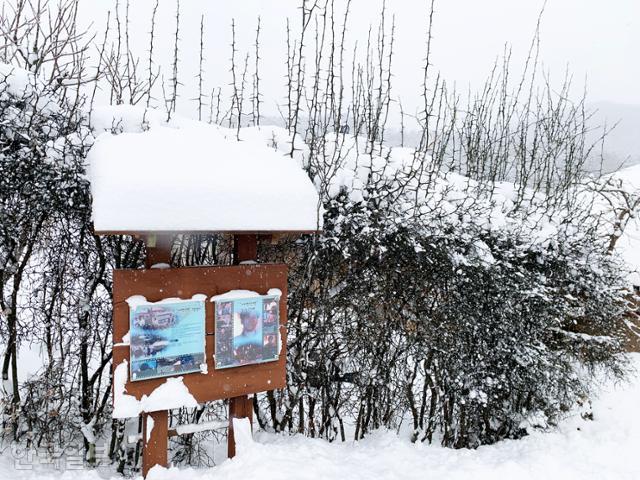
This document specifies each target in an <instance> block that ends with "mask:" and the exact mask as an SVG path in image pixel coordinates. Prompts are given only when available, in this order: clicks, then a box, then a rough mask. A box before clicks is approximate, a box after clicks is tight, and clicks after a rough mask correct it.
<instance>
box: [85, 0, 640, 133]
mask: <svg viewBox="0 0 640 480" xmlns="http://www.w3.org/2000/svg"><path fill="white" fill-rule="evenodd" d="M335 2H336V10H339V11H341V10H343V8H344V5H345V4H346V2H345V1H344V0H335ZM121 3H125V0H121ZM154 3H155V1H154V0H133V1H131V14H130V21H131V27H132V28H131V32H132V33H131V36H132V39H131V43H132V45H133V48H134V50H136V51H137V53H138V54H139V55H140V56H142V57H145V56H146V53H145V52H146V50H147V48H148V32H149V30H150V21H151V11H152V7H153V5H154ZM543 3H544V2H543V1H542V0H436V1H435V15H434V27H433V36H434V39H433V45H432V61H433V64H434V68H435V69H436V70H438V71H440V72H441V74H442V75H443V78H445V79H446V80H447V82H448V83H449V84H452V83H455V85H456V88H457V90H459V91H463V92H464V91H466V90H467V89H468V88H471V89H472V90H474V89H477V88H478V87H479V86H480V85H481V83H482V82H483V80H484V79H485V78H486V77H487V75H488V73H489V72H490V70H491V67H492V65H493V63H494V61H495V60H496V58H498V57H499V56H501V54H502V52H503V50H504V47H505V45H510V46H511V47H512V49H513V53H512V59H513V72H514V73H519V72H520V71H521V67H522V65H523V63H524V60H525V58H526V56H527V51H528V49H529V45H530V43H531V39H532V37H533V34H534V31H535V26H536V22H537V18H538V14H539V12H540V10H541V9H542V6H543ZM428 4H429V1H428V0H387V8H388V12H389V14H388V21H389V22H390V20H391V15H395V22H396V45H395V52H396V54H395V57H394V68H393V71H394V76H395V77H394V80H393V97H394V98H401V100H402V102H403V104H404V106H405V110H408V111H411V110H412V109H413V110H415V111H417V110H418V109H419V95H420V91H421V90H420V84H421V80H422V75H421V68H422V65H423V63H424V62H423V59H424V52H425V32H426V29H427V21H428ZM114 5H115V0H92V1H86V2H85V1H83V2H81V6H82V8H83V9H84V10H83V11H82V12H81V17H82V19H83V20H84V21H86V22H88V21H93V22H95V24H94V28H96V29H97V30H98V31H100V30H102V29H103V27H104V23H105V19H106V11H107V10H109V9H113V6H114ZM299 5H300V1H299V0H234V1H215V2H214V1H205V0H182V2H181V24H182V31H181V35H180V36H181V43H180V49H181V53H180V80H181V82H182V83H183V84H184V86H183V87H182V91H181V93H182V100H181V101H182V102H183V107H182V108H183V109H186V107H188V108H189V109H192V108H193V106H192V105H193V103H192V102H191V103H188V102H187V100H188V99H189V98H192V97H193V96H194V92H195V78H194V77H195V75H196V73H197V65H198V42H199V24H200V17H201V15H202V14H204V15H205V30H206V38H205V45H206V52H205V57H206V63H205V70H206V83H207V85H206V88H207V89H208V90H210V89H211V88H213V87H217V86H225V85H228V84H229V82H230V74H229V71H228V70H229V56H230V47H229V43H230V40H231V28H230V25H231V21H232V19H235V22H236V25H237V28H236V35H237V43H238V49H239V55H240V57H241V58H243V57H244V52H246V51H248V50H251V49H252V48H253V46H252V44H253V42H254V36H255V31H254V30H255V24H256V20H257V17H258V15H260V16H261V21H262V33H261V56H262V65H261V68H262V72H261V77H262V88H261V90H262V94H263V95H264V100H265V103H264V106H263V112H266V113H268V114H269V113H270V114H275V113H276V111H277V105H278V104H280V105H282V104H283V101H284V96H285V94H286V90H285V88H284V76H285V74H286V67H285V61H286V44H285V39H286V36H285V25H286V18H287V17H289V18H290V19H291V21H292V24H293V25H294V26H297V25H298V23H299V15H300V13H299ZM351 5H352V7H351V13H350V18H349V27H348V39H347V43H348V45H350V46H352V45H354V43H355V42H356V41H357V42H358V43H359V44H360V45H363V44H364V43H366V38H367V32H368V30H369V26H370V25H373V26H374V31H375V26H376V25H377V24H378V21H379V12H380V9H381V5H382V0H352V2H351ZM174 12H175V2H173V1H170V0H161V1H160V8H159V12H158V21H157V27H156V29H157V31H158V34H159V37H158V39H157V41H156V46H155V51H156V53H157V54H158V58H157V60H158V62H159V63H164V64H165V65H167V66H168V65H169V64H170V60H171V55H172V50H173V45H172V35H173V28H174V26H173V22H174V19H173V17H174ZM339 23H342V20H341V19H340V20H339ZM294 28H295V27H294ZM98 38H100V33H99V34H98ZM349 48H351V47H349ZM639 51H640V1H638V0H609V1H603V0H548V1H547V2H546V8H545V11H544V14H543V18H542V26H541V49H540V59H541V62H542V64H543V66H544V68H545V69H547V70H549V71H550V72H551V78H552V84H555V85H558V86H559V84H560V83H561V81H562V77H563V75H564V72H565V69H567V68H568V69H569V71H570V73H571V74H572V75H573V83H574V90H573V94H574V95H575V97H576V98H578V97H579V96H580V95H581V93H582V90H583V87H584V84H585V81H586V83H587V91H588V101H589V102H591V103H597V102H614V103H618V104H626V105H627V106H629V105H632V106H637V107H639V108H638V109H636V110H637V111H640V88H638V79H640V61H638V58H640V54H639ZM168 72H170V69H166V70H165V73H166V74H168ZM607 108H608V107H607ZM616 108H617V107H616ZM625 108H626V107H625ZM616 112H617V110H615V109H614V113H613V115H617V113H616ZM183 113H185V112H183ZM190 113H191V112H190ZM615 120H617V118H616V119H615ZM634 128H636V126H634ZM633 137H634V138H635V135H633ZM634 141H635V140H634Z"/></svg>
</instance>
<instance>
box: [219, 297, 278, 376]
mask: <svg viewBox="0 0 640 480" xmlns="http://www.w3.org/2000/svg"><path fill="white" fill-rule="evenodd" d="M279 301H280V297H279V296H274V295H260V296H254V297H249V298H236V299H230V300H226V299H221V300H216V302H215V320H216V342H215V368H217V369H221V368H229V367H239V366H241V365H252V364H256V363H265V362H273V361H276V360H278V358H279V354H280V348H279V343H280V335H279V330H278V329H279V325H280V310H279Z"/></svg>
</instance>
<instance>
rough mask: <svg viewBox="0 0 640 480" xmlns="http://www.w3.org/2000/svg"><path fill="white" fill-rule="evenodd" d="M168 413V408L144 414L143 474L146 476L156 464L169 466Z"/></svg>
mask: <svg viewBox="0 0 640 480" xmlns="http://www.w3.org/2000/svg"><path fill="white" fill-rule="evenodd" d="M168 414H169V412H168V411H167V410H161V411H159V412H151V413H143V414H142V445H143V448H142V475H143V476H144V477H146V476H147V473H149V470H151V468H153V467H154V466H155V465H162V466H163V467H166V466H168V463H167V447H168V443H169V442H168V438H169V437H168V434H169V432H168V428H169V415H168Z"/></svg>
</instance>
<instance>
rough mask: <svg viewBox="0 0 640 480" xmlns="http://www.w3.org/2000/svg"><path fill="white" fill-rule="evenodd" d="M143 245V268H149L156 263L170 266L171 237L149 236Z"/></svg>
mask: <svg viewBox="0 0 640 480" xmlns="http://www.w3.org/2000/svg"><path fill="white" fill-rule="evenodd" d="M144 243H145V245H146V247H147V258H146V259H145V266H146V267H147V268H151V267H152V266H153V265H155V264H157V263H166V264H168V265H169V264H171V245H173V237H172V236H171V235H149V236H147V237H146V238H145V240H144Z"/></svg>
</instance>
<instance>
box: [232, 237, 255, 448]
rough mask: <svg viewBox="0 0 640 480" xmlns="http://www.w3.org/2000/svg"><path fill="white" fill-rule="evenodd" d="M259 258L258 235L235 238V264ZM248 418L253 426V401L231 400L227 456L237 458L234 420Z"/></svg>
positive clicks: (245, 397) (243, 399) (237, 398)
mask: <svg viewBox="0 0 640 480" xmlns="http://www.w3.org/2000/svg"><path fill="white" fill-rule="evenodd" d="M257 258H258V237H257V235H234V236H233V263H234V264H235V265H239V264H240V262H245V261H249V260H256V259H257ZM234 418H248V419H249V423H250V424H252V426H253V401H252V400H251V399H250V398H249V397H248V396H247V395H242V396H240V397H231V398H230V399H229V429H228V430H227V456H228V457H229V458H233V457H235V456H236V441H235V436H234V434H233V419H234Z"/></svg>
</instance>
